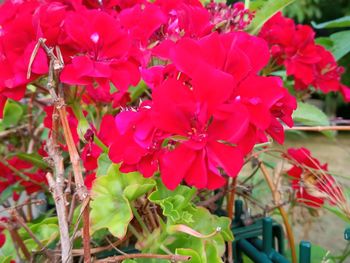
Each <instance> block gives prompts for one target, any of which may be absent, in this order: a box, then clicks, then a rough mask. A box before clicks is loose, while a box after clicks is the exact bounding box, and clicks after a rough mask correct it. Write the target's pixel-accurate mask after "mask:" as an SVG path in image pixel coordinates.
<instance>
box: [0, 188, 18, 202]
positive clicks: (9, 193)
mask: <svg viewBox="0 0 350 263" xmlns="http://www.w3.org/2000/svg"><path fill="white" fill-rule="evenodd" d="M14 188H15V187H14V186H13V185H10V186H9V187H7V188H6V189H5V190H4V191H2V193H1V195H0V204H2V203H3V202H5V201H6V200H7V199H8V198H10V197H12V193H13V190H14Z"/></svg>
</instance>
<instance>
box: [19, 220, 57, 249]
mask: <svg viewBox="0 0 350 263" xmlns="http://www.w3.org/2000/svg"><path fill="white" fill-rule="evenodd" d="M27 225H28V227H29V228H30V230H31V231H32V233H33V234H34V235H35V236H36V238H37V239H38V240H40V242H41V243H42V244H43V245H44V246H46V245H49V244H50V243H51V242H53V241H55V240H58V238H59V228H58V220H57V217H48V218H44V219H43V220H41V221H40V222H34V223H27ZM19 234H20V236H21V238H22V240H23V241H24V243H25V244H26V246H27V248H28V249H29V250H30V251H38V250H40V247H39V245H38V244H37V243H36V242H35V241H34V240H33V239H32V237H31V236H30V235H29V234H28V232H27V231H26V230H25V229H24V228H21V229H20V230H19Z"/></svg>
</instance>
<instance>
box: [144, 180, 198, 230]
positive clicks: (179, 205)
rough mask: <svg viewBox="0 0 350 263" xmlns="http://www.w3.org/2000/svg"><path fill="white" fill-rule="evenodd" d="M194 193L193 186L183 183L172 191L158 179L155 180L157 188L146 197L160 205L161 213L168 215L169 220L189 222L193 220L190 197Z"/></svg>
mask: <svg viewBox="0 0 350 263" xmlns="http://www.w3.org/2000/svg"><path fill="white" fill-rule="evenodd" d="M195 193H196V189H195V188H190V187H187V186H184V185H179V186H178V187H177V188H176V189H175V190H174V191H170V190H169V189H167V188H166V187H165V186H164V184H163V183H162V182H161V181H160V180H157V190H156V191H154V192H153V193H152V194H151V195H150V196H149V197H148V199H149V200H150V201H151V202H153V203H156V204H158V205H160V206H161V207H162V209H163V215H165V216H167V217H169V219H170V220H171V222H173V223H191V222H193V220H192V209H193V205H192V204H191V199H192V198H193V196H194V194H195Z"/></svg>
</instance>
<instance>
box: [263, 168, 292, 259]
mask: <svg viewBox="0 0 350 263" xmlns="http://www.w3.org/2000/svg"><path fill="white" fill-rule="evenodd" d="M260 169H261V172H262V173H263V175H264V177H265V180H266V182H267V184H268V186H269V188H270V190H271V193H272V198H273V201H274V203H275V205H279V204H280V202H281V194H280V193H279V191H278V189H277V188H276V185H275V184H274V183H273V181H272V178H271V176H270V174H269V172H268V171H267V168H266V167H265V165H264V164H263V163H262V162H260ZM278 210H279V211H280V214H281V216H282V219H283V223H284V226H285V227H286V231H287V238H288V242H289V245H290V249H291V253H292V262H293V263H296V262H297V254H296V250H295V241H294V234H293V231H292V228H291V226H290V224H289V221H288V215H287V212H286V211H285V210H284V208H283V207H282V206H278Z"/></svg>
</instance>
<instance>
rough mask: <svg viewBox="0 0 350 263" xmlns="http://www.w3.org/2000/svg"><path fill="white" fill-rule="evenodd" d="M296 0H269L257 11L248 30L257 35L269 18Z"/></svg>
mask: <svg viewBox="0 0 350 263" xmlns="http://www.w3.org/2000/svg"><path fill="white" fill-rule="evenodd" d="M294 1H295V0H278V1H276V0H268V1H267V2H266V3H265V4H264V5H263V7H262V8H261V9H260V10H258V11H257V12H256V14H255V17H254V19H253V21H252V22H251V24H250V26H249V28H248V31H249V32H250V33H251V34H254V35H256V34H257V33H258V32H259V30H260V28H261V27H262V26H263V25H264V23H265V22H266V21H267V20H269V19H270V18H271V17H272V16H273V15H274V14H276V13H277V12H278V11H280V10H281V9H283V8H284V7H286V6H288V5H289V4H291V3H293V2H294Z"/></svg>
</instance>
